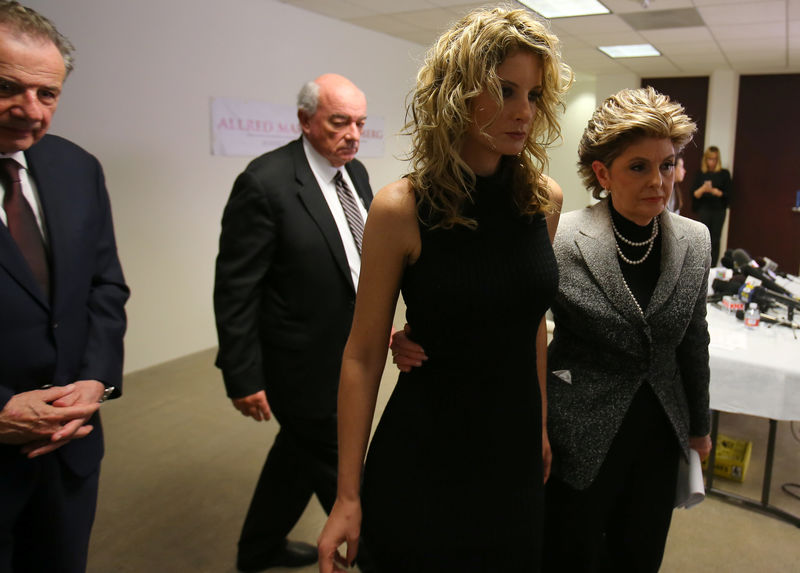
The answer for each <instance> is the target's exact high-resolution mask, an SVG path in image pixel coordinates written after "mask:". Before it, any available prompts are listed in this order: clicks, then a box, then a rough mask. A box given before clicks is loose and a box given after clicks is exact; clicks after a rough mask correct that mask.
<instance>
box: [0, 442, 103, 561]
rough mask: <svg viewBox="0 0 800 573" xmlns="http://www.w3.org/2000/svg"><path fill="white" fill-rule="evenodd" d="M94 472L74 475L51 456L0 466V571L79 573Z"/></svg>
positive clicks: (89, 518)
mask: <svg viewBox="0 0 800 573" xmlns="http://www.w3.org/2000/svg"><path fill="white" fill-rule="evenodd" d="M99 475H100V468H99V467H98V468H97V470H96V471H95V472H93V473H92V474H90V475H88V476H76V475H75V474H73V473H72V472H71V471H70V470H69V469H67V468H66V467H65V466H64V465H63V464H62V463H61V462H60V461H59V459H58V457H57V455H56V454H54V453H51V454H45V455H44V456H41V457H39V458H34V459H32V460H29V459H27V458H25V457H23V456H22V455H21V454H19V456H15V457H13V458H11V459H3V460H2V466H0V573H11V572H13V573H41V572H42V571H52V572H54V573H83V572H84V571H86V558H87V554H88V551H89V535H90V533H91V530H92V524H93V523H94V516H95V509H96V506H97V484H98V478H99Z"/></svg>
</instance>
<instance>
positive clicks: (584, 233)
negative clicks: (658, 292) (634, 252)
mask: <svg viewBox="0 0 800 573" xmlns="http://www.w3.org/2000/svg"><path fill="white" fill-rule="evenodd" d="M590 213H591V216H590V218H589V219H588V221H587V224H586V225H584V227H583V228H582V229H581V230H580V231H579V232H578V233H577V234H576V237H575V243H576V244H577V246H578V249H579V250H580V252H581V254H582V255H583V260H584V261H585V263H586V266H587V267H588V268H589V272H591V274H592V276H593V277H594V279H595V281H597V284H598V285H599V286H600V290H602V291H603V293H604V294H605V296H606V298H607V299H608V300H609V301H610V302H611V304H612V305H613V306H614V308H616V309H617V312H619V313H620V314H621V315H622V316H624V317H625V318H626V319H627V320H628V321H629V322H631V323H635V324H639V323H642V322H644V317H643V316H642V313H641V312H639V308H638V307H637V306H636V301H635V300H634V298H633V295H632V294H631V293H630V291H629V290H628V288H627V287H626V286H625V280H624V279H623V277H622V271H621V270H620V268H619V261H618V260H617V251H616V247H615V246H614V232H613V231H612V230H611V214H610V213H609V211H608V206H607V201H603V202H601V203H598V204H597V205H595V206H593V207H592V208H591V210H590ZM567 280H568V279H567Z"/></svg>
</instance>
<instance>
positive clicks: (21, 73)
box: [0, 1, 128, 573]
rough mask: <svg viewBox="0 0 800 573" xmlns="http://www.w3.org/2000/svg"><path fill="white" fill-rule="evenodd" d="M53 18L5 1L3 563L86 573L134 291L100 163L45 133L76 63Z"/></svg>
mask: <svg viewBox="0 0 800 573" xmlns="http://www.w3.org/2000/svg"><path fill="white" fill-rule="evenodd" d="M71 52H72V46H71V45H70V43H69V41H68V40H67V39H66V38H64V37H63V36H61V34H59V33H58V31H57V30H56V29H55V28H54V27H53V26H52V24H51V23H50V22H49V21H47V20H46V19H45V18H43V17H42V16H40V15H39V14H37V13H36V12H34V11H33V10H30V9H27V8H24V7H22V6H20V5H19V4H17V3H16V2H8V1H0V182H1V183H2V185H1V186H0V197H2V210H0V220H1V221H2V224H0V572H3V573H5V572H9V571H59V572H68V573H72V572H81V571H84V570H85V568H86V554H87V551H88V545H89V533H90V531H91V526H92V522H93V520H94V512H95V505H96V500H97V483H98V475H99V470H100V460H101V458H102V456H103V437H102V432H101V428H100V419H99V416H98V413H97V410H98V408H99V403H100V402H101V401H102V400H103V399H105V398H109V397H111V396H112V395H115V396H116V395H119V393H120V389H121V378H122V337H123V334H124V332H125V324H126V323H125V311H124V305H125V301H126V300H127V298H128V289H127V287H126V286H125V282H124V279H123V276H122V269H121V268H120V264H119V260H118V258H117V249H116V243H115V240H114V231H113V227H112V222H111V210H110V205H109V200H108V194H107V192H106V188H105V183H104V180H103V172H102V169H101V167H100V164H99V163H98V162H97V160H96V159H95V158H94V157H92V156H91V155H89V154H88V153H86V152H85V151H84V150H82V149H81V148H79V147H78V146H76V145H74V144H72V143H70V142H69V141H67V140H65V139H61V138H59V137H55V136H49V135H45V133H46V132H47V129H48V128H49V126H50V121H51V119H52V116H53V113H54V112H55V110H56V107H57V104H58V99H59V95H60V93H61V88H62V85H63V82H64V79H65V77H66V74H67V72H68V71H69V70H70V69H71V67H72V58H71Z"/></svg>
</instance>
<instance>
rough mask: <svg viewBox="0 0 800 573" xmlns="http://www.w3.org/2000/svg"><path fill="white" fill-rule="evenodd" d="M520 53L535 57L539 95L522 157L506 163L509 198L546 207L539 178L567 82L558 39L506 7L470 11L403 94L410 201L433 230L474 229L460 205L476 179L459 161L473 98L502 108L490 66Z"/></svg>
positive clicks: (528, 206)
mask: <svg viewBox="0 0 800 573" xmlns="http://www.w3.org/2000/svg"><path fill="white" fill-rule="evenodd" d="M519 50H523V51H527V52H531V53H533V54H536V55H538V56H540V57H541V59H542V67H543V77H542V89H543V93H542V97H541V99H539V101H538V102H537V113H536V117H535V118H534V120H533V125H532V128H531V133H530V134H529V136H528V139H527V141H526V142H525V146H524V149H523V151H522V153H521V154H520V155H519V156H518V157H517V158H516V159H515V160H514V161H513V162H512V163H513V172H514V200H515V203H516V204H517V206H518V208H519V210H520V212H521V213H525V214H534V213H538V212H540V211H549V210H551V209H552V207H551V202H550V200H549V193H548V190H547V188H546V186H545V184H544V183H543V180H542V179H541V175H542V172H543V170H544V168H545V167H546V165H547V153H546V148H547V146H549V145H551V144H552V143H553V142H554V141H556V140H557V139H558V138H559V137H560V136H561V129H560V127H559V123H558V110H559V108H561V109H563V107H564V103H563V98H564V94H565V93H566V91H567V89H568V87H569V85H570V84H571V83H572V77H573V75H572V71H571V70H570V69H569V67H568V66H567V65H566V64H564V63H562V61H561V55H560V47H559V41H558V38H557V37H556V36H555V35H554V34H553V33H552V32H550V30H549V28H548V27H547V25H546V24H545V23H543V22H541V21H539V20H538V19H537V18H535V17H534V16H533V14H532V13H531V12H528V11H527V10H513V9H510V8H507V7H495V8H481V9H477V10H474V11H472V12H470V13H469V14H467V15H466V16H465V17H463V18H462V19H461V20H459V21H458V22H456V23H455V24H454V25H453V26H452V27H451V28H450V29H449V30H448V31H447V32H445V33H444V34H443V35H442V36H441V37H440V38H439V40H438V41H437V42H436V44H435V45H434V46H433V47H431V48H430V49H429V50H428V53H427V56H426V58H425V63H424V64H423V66H422V68H421V69H420V71H419V73H418V74H417V85H416V88H415V89H414V90H413V91H412V93H411V94H410V96H409V103H408V106H407V110H406V119H407V123H406V126H405V129H404V131H405V133H406V134H409V135H411V138H412V150H411V152H410V153H409V159H410V161H411V166H412V172H411V173H410V174H409V175H408V178H409V180H410V182H411V185H412V187H413V188H414V191H415V193H416V195H417V202H418V205H420V206H423V205H424V206H425V207H426V209H427V210H429V211H430V212H431V214H432V215H433V216H434V218H435V219H436V220H437V222H436V226H441V227H444V228H451V227H453V226H454V225H466V226H468V227H474V226H475V224H476V223H475V221H474V220H471V219H469V218H467V217H464V216H463V214H462V212H463V207H464V204H465V202H466V201H468V200H469V198H470V195H469V190H470V189H472V187H473V186H474V183H475V174H474V173H473V171H472V170H471V169H470V168H469V167H468V166H467V164H466V163H465V162H464V161H463V159H462V158H461V156H460V153H459V151H460V149H461V145H462V143H463V141H464V138H465V135H466V133H467V130H468V129H469V127H470V125H471V123H472V121H473V117H472V109H471V108H472V106H471V102H472V100H473V99H474V98H475V97H477V96H478V95H479V94H481V93H482V92H483V91H484V90H486V91H487V92H488V94H489V95H490V96H491V97H492V99H493V100H494V101H495V102H496V103H497V104H498V106H499V108H498V113H499V110H500V109H502V105H503V98H502V87H501V84H500V78H498V76H497V68H498V67H499V66H500V65H501V64H502V62H503V61H504V60H505V58H506V57H507V56H509V55H510V54H511V53H513V52H516V51H519Z"/></svg>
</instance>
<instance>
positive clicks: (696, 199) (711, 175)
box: [692, 145, 731, 266]
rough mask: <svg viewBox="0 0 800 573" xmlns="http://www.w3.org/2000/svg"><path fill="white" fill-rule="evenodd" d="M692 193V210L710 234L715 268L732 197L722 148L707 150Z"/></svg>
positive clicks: (712, 264)
mask: <svg viewBox="0 0 800 573" xmlns="http://www.w3.org/2000/svg"><path fill="white" fill-rule="evenodd" d="M692 189H693V190H694V191H693V193H692V209H693V210H694V212H695V213H697V218H698V219H699V220H700V221H701V222H702V223H703V224H704V225H705V226H706V227H708V231H709V233H711V266H714V265H716V264H717V259H718V257H719V244H720V237H721V236H722V225H724V224H725V211H726V210H727V208H728V202H729V201H730V194H731V173H730V171H728V170H727V169H723V168H722V159H721V158H720V155H719V147H717V146H715V145H712V146H710V147H709V148H708V149H706V152H705V153H704V154H703V161H702V162H701V163H700V171H698V172H697V175H696V176H695V178H694V185H693V186H692Z"/></svg>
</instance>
